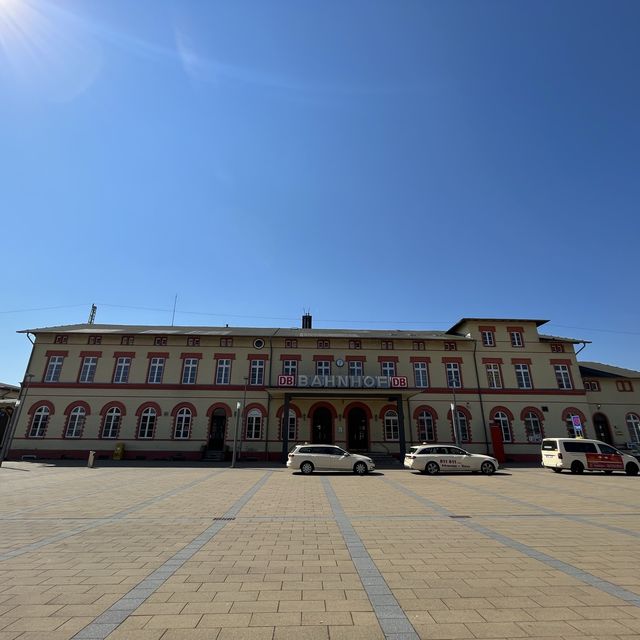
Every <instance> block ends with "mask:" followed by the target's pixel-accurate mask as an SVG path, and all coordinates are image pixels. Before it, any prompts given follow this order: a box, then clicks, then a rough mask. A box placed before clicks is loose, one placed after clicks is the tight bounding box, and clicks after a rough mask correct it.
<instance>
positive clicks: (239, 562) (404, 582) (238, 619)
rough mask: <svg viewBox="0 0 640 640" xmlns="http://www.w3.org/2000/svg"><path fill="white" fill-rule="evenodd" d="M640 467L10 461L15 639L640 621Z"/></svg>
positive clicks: (331, 637) (566, 630)
mask: <svg viewBox="0 0 640 640" xmlns="http://www.w3.org/2000/svg"><path fill="white" fill-rule="evenodd" d="M639 490H640V479H638V478H629V477H627V476H624V475H617V474H616V475H612V476H604V475H589V474H585V475H583V476H573V475H570V474H561V475H556V474H551V473H548V472H545V471H544V470H542V469H536V468H514V469H506V470H505V471H504V472H502V473H499V474H496V475H495V476H493V477H488V478H487V477H484V476H475V475H472V476H456V475H440V476H437V477H426V476H422V475H420V474H414V473H411V472H409V471H405V470H400V469H393V470H382V471H381V472H379V473H376V474H373V475H369V476H365V477H358V476H352V475H348V474H345V475H338V474H314V475H312V476H310V477H303V476H301V475H298V474H291V473H290V472H288V471H286V470H284V469H283V468H282V467H279V466H273V467H267V466H264V467H262V466H260V467H258V466H256V467H253V468H249V467H248V466H246V465H243V466H242V467H241V468H238V469H228V468H225V467H205V466H203V467H197V466H185V467H179V466H167V467H158V466H146V467H144V466H139V467H134V466H122V467H115V466H107V467H103V468H96V469H87V468H84V467H73V466H54V465H45V464H39V463H5V464H4V465H3V466H2V467H1V468H0V640H16V639H20V640H71V639H76V640H104V639H107V638H108V639H109V640H180V639H185V640H201V639H202V640H204V639H206V640H227V639H233V640H245V639H246V640H286V639H289V638H291V639H293V638H295V639H296V640H315V639H316V638H317V639H322V640H341V639H343V638H344V639H347V638H348V639H349V640H358V639H362V640H377V639H385V638H386V639H389V640H415V639H417V638H421V639H434V640H437V639H456V638H471V639H475V638H484V639H487V640H492V639H494V640H498V639H505V638H546V639H549V638H554V639H557V638H560V639H570V640H577V639H578V638H580V639H590V640H596V639H597V640H608V639H614V638H618V639H620V640H631V639H633V638H636V639H640V545H639V544H638V542H639V541H638V538H639V537H640V491H639Z"/></svg>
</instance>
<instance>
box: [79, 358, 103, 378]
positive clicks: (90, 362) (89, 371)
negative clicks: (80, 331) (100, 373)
mask: <svg viewBox="0 0 640 640" xmlns="http://www.w3.org/2000/svg"><path fill="white" fill-rule="evenodd" d="M97 366H98V358H96V357H95V356H87V357H85V358H83V359H82V369H81V370H80V380H79V382H93V379H94V378H95V377H96V368H97Z"/></svg>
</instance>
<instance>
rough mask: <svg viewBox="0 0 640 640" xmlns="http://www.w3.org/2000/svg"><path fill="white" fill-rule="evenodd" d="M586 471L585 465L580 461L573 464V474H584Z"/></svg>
mask: <svg viewBox="0 0 640 640" xmlns="http://www.w3.org/2000/svg"><path fill="white" fill-rule="evenodd" d="M583 471H584V465H583V464H582V462H580V461H579V460H574V461H573V463H572V464H571V473H582V472H583Z"/></svg>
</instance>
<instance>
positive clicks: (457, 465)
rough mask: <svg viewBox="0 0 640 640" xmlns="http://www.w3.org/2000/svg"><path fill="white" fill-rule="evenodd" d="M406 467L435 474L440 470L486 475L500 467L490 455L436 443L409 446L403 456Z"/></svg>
mask: <svg viewBox="0 0 640 640" xmlns="http://www.w3.org/2000/svg"><path fill="white" fill-rule="evenodd" d="M404 466H405V467H406V468H407V469H413V470H414V471H420V472H422V473H428V474H429V475H435V474H436V473H440V471H447V472H455V473H460V472H465V471H468V472H470V473H478V472H481V473H484V474H485V475H487V476H490V475H491V474H493V473H495V472H496V469H498V468H499V467H500V465H499V464H498V461H497V460H496V459H495V458H492V457H491V456H484V455H482V454H480V453H469V452H468V451H465V450H464V449H460V448H459V447H453V446H443V445H438V444H422V445H417V446H415V447H411V448H410V449H409V452H408V453H407V454H406V455H405V457H404Z"/></svg>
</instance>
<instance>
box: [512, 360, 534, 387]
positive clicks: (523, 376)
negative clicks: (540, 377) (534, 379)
mask: <svg viewBox="0 0 640 640" xmlns="http://www.w3.org/2000/svg"><path fill="white" fill-rule="evenodd" d="M515 369H516V382H517V384H518V389H532V388H533V384H532V383H531V373H530V371H529V365H528V364H516V365H515Z"/></svg>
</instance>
